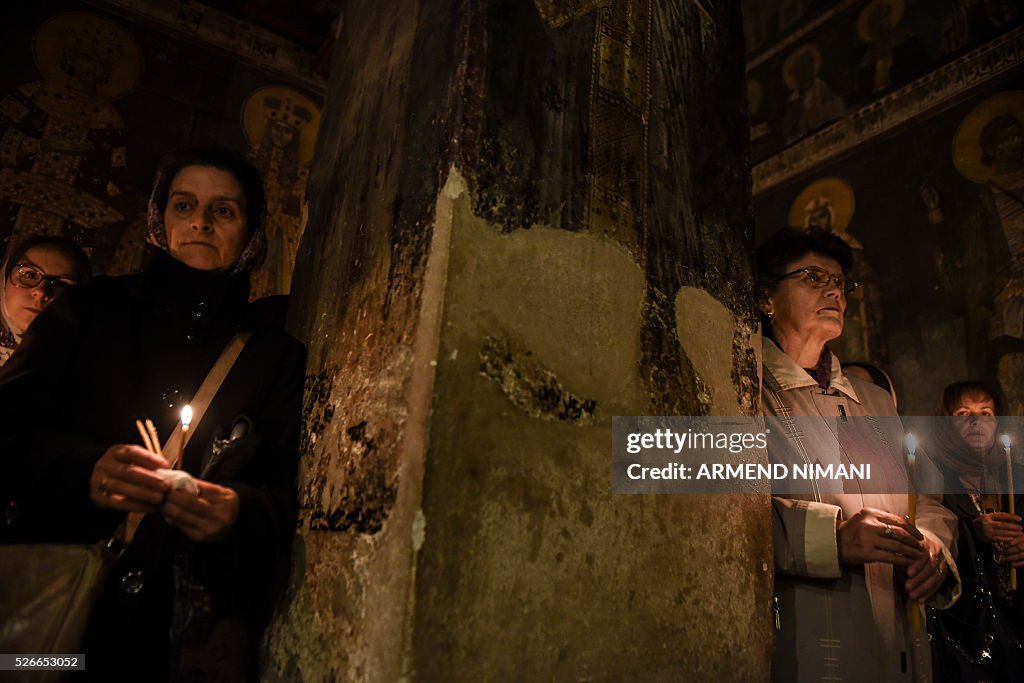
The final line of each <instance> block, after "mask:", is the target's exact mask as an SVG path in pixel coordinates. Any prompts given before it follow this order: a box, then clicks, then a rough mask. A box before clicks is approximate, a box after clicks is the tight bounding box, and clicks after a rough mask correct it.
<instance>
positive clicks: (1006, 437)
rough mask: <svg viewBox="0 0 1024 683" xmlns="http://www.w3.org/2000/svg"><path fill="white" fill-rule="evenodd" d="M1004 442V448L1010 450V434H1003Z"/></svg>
mask: <svg viewBox="0 0 1024 683" xmlns="http://www.w3.org/2000/svg"><path fill="white" fill-rule="evenodd" d="M1002 440H1003V448H1009V447H1010V435H1009V434H1003V436H1002Z"/></svg>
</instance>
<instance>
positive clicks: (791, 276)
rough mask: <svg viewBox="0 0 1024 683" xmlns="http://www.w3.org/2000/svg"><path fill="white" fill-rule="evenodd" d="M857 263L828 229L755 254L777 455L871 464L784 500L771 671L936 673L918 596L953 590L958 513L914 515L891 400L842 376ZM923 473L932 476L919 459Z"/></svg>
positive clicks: (930, 597)
mask: <svg viewBox="0 0 1024 683" xmlns="http://www.w3.org/2000/svg"><path fill="white" fill-rule="evenodd" d="M850 262H851V253H850V248H849V247H848V246H847V245H846V243H845V242H843V241H842V240H841V239H840V238H838V237H836V236H835V235H832V234H830V233H825V232H821V231H809V232H803V231H799V230H796V229H791V228H786V229H783V230H781V231H779V232H777V233H776V234H775V235H773V236H772V237H771V238H770V239H769V240H768V241H767V242H766V243H765V244H764V245H763V246H762V247H761V248H759V249H758V252H757V269H758V272H757V278H758V285H759V291H760V302H759V307H760V309H761V312H762V313H763V316H764V317H763V323H764V327H763V330H764V359H763V362H764V380H763V391H762V400H763V408H764V411H765V415H766V417H767V418H769V419H767V420H766V426H767V427H768V428H769V430H770V431H769V435H768V436H769V455H770V457H771V458H772V459H773V460H774V461H777V462H778V461H783V462H786V461H789V462H809V463H811V462H819V463H822V464H826V463H827V464H833V463H834V464H837V465H839V464H847V465H850V464H852V465H864V464H870V465H871V466H872V470H871V473H872V480H871V481H870V482H861V481H855V482H840V483H838V484H837V483H836V482H830V481H821V482H815V483H814V485H813V486H811V487H809V488H808V489H807V490H806V491H801V492H792V491H786V492H784V493H778V494H777V495H774V496H773V498H772V504H773V536H774V548H775V571H776V610H777V612H776V626H777V629H778V633H777V634H776V651H775V657H774V660H773V678H774V679H775V680H778V681H786V682H792V681H820V680H825V679H834V680H849V681H873V682H875V683H878V682H883V681H907V680H916V681H927V680H928V679H929V676H930V672H929V669H930V667H929V657H928V651H927V643H926V642H925V639H924V637H923V633H916V634H915V633H914V631H913V627H912V624H911V618H910V614H911V611H910V610H911V609H912V607H910V606H908V603H910V602H912V601H921V602H926V603H928V604H932V605H935V606H938V607H944V606H948V605H949V604H950V603H951V602H952V601H954V600H955V598H956V595H957V592H958V588H959V584H958V582H957V580H956V577H955V568H954V566H953V565H952V557H951V555H950V551H949V549H950V547H952V546H953V543H954V538H955V517H954V516H953V515H952V513H950V512H949V511H948V510H946V509H945V508H943V507H942V506H941V505H940V504H939V502H938V500H937V499H935V498H934V497H929V496H920V497H919V498H918V500H917V511H916V513H917V514H916V519H915V522H916V524H910V523H909V522H908V521H907V518H906V517H905V515H906V514H907V511H908V510H907V503H908V498H907V494H906V491H907V479H906V475H905V472H904V470H903V468H902V466H901V465H900V463H902V461H903V454H902V453H901V451H900V445H901V444H902V443H903V435H902V427H901V425H900V423H899V419H898V418H897V417H896V412H895V409H894V406H893V401H892V398H891V397H890V396H889V395H888V394H887V393H886V392H885V391H883V390H882V389H880V388H878V387H876V386H874V385H873V384H871V383H868V382H863V381H861V380H858V379H851V378H848V377H846V376H844V375H843V373H842V371H841V368H840V365H839V361H838V359H837V358H836V357H835V356H833V355H832V353H831V352H830V351H829V350H828V347H827V346H826V343H827V342H829V341H831V340H833V339H835V338H837V337H838V336H839V335H840V334H841V333H842V331H843V314H844V312H845V310H846V294H847V293H848V292H850V291H852V290H853V288H855V286H856V285H855V284H853V283H851V282H849V281H848V280H847V278H846V275H845V273H846V271H847V269H848V268H849V266H850ZM791 416H793V417H794V418H795V419H790V417H791ZM799 416H807V417H804V418H801V417H799ZM863 416H885V417H887V418H888V419H879V418H876V417H873V418H871V419H870V420H862V419H859V418H861V417H863ZM770 418H779V419H778V420H773V419H770ZM922 473H923V474H925V475H928V476H930V475H931V474H933V473H932V472H929V470H928V466H927V463H925V462H922V461H921V460H920V459H919V460H918V467H917V474H918V477H919V479H920V477H921V476H922Z"/></svg>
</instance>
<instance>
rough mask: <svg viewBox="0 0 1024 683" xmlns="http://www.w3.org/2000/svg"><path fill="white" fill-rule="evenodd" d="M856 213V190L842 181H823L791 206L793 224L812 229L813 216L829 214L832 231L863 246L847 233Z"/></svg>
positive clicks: (811, 185) (840, 179)
mask: <svg viewBox="0 0 1024 683" xmlns="http://www.w3.org/2000/svg"><path fill="white" fill-rule="evenodd" d="M853 210H854V197H853V188H852V187H850V184H849V183H848V182H846V181H845V180H843V179H842V178H820V179H819V180H815V181H814V182H813V183H811V184H810V185H808V186H807V187H805V188H804V191H803V192H801V193H800V194H799V195H797V198H796V199H794V200H793V203H792V204H791V205H790V207H789V224H790V225H793V226H796V227H799V228H804V229H806V228H808V227H810V219H811V216H812V214H814V213H815V212H823V213H827V214H828V215H829V217H830V221H829V222H830V225H831V228H832V232H834V233H836V234H837V235H839V236H840V237H842V238H843V239H844V240H846V241H847V242H848V243H849V244H850V245H851V246H855V247H859V246H860V245H859V244H858V243H857V242H856V240H855V239H853V238H852V237H850V236H849V235H846V234H844V233H845V232H846V227H847V226H848V225H849V224H850V221H851V220H853Z"/></svg>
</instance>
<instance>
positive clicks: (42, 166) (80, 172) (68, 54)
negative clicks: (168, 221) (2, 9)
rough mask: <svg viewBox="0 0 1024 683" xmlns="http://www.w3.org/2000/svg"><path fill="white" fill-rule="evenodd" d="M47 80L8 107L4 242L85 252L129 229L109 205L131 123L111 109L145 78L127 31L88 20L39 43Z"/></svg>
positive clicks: (0, 209) (65, 22)
mask: <svg viewBox="0 0 1024 683" xmlns="http://www.w3.org/2000/svg"><path fill="white" fill-rule="evenodd" d="M33 53H34V56H35V61H36V64H37V65H38V66H39V70H40V71H41V72H42V74H43V80H41V81H36V82H33V83H28V84H26V85H23V86H21V87H20V88H18V89H17V90H16V91H14V92H12V93H10V94H9V95H7V96H6V97H4V99H3V100H2V101H0V128H2V129H3V134H2V137H0V239H2V240H8V241H9V240H10V239H11V238H12V237H13V238H14V240H15V241H16V240H18V239H20V237H21V236H23V235H25V234H28V233H41V234H50V235H62V236H64V237H69V238H71V239H74V240H75V241H76V242H78V243H80V244H82V245H83V246H84V247H85V248H87V249H88V248H90V247H92V245H93V242H94V238H95V230H96V229H98V228H100V227H102V226H105V225H110V224H112V223H117V222H118V221H121V220H122V216H121V214H120V213H119V212H118V210H117V209H116V208H115V207H114V206H112V205H111V202H110V200H111V198H114V197H117V196H118V195H119V194H120V184H121V177H122V175H123V173H124V169H125V150H124V144H123V135H124V122H123V120H122V119H121V116H120V114H119V113H118V111H117V109H116V108H115V107H114V105H113V104H112V103H111V100H113V99H115V98H117V97H120V96H122V95H124V94H126V93H127V92H128V91H130V90H131V89H132V88H133V87H134V86H135V84H136V83H137V82H138V79H139V76H140V74H141V73H142V53H141V51H140V50H139V47H138V44H137V43H136V42H135V40H134V39H133V38H132V37H131V36H130V35H129V34H128V32H127V31H125V30H124V29H123V28H122V27H120V26H118V25H117V24H115V23H114V22H112V21H109V20H107V19H104V18H102V17H100V16H97V15H94V14H90V13H87V12H72V13H66V14H59V15H57V16H55V17H52V18H50V19H49V20H47V21H46V22H45V23H44V24H43V25H42V27H41V28H40V29H39V31H38V33H37V34H36V37H35V40H34V41H33Z"/></svg>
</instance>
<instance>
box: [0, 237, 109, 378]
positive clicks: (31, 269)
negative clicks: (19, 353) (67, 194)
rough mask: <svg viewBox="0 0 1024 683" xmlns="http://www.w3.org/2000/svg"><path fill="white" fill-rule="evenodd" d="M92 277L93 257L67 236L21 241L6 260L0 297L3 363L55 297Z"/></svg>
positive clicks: (1, 363) (0, 337)
mask: <svg viewBox="0 0 1024 683" xmlns="http://www.w3.org/2000/svg"><path fill="white" fill-rule="evenodd" d="M91 276H92V266H90V265H89V258H88V257H87V256H86V255H85V252H83V251H82V249H81V247H79V246H78V245H77V244H75V243H74V242H72V241H71V240H69V239H65V238H64V237H53V236H50V235H33V236H31V237H29V238H27V239H25V240H24V241H23V242H21V243H20V244H18V245H17V246H16V247H15V248H14V249H13V250H12V251H11V254H10V256H9V257H8V259H7V261H6V262H5V263H4V293H3V296H2V297H0V365H3V364H4V363H6V362H7V359H8V358H10V357H11V354H12V353H14V349H16V348H17V347H18V344H19V343H21V335H22V334H24V332H25V330H27V329H28V326H29V324H30V323H31V322H32V321H33V320H35V318H36V316H37V315H39V312H40V311H42V310H43V309H44V308H45V307H46V306H47V305H48V304H49V303H50V302H51V301H52V300H53V298H54V297H55V296H57V295H58V294H60V293H61V292H62V291H64V290H65V289H66V288H68V287H70V286H71V285H77V284H80V283H82V282H85V281H86V280H88V279H89V278H90V277H91Z"/></svg>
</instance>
